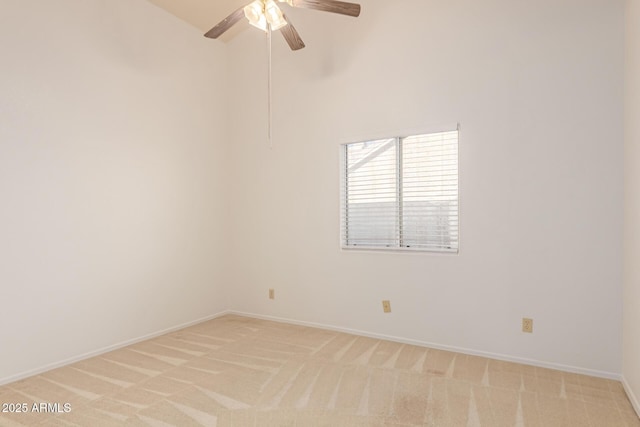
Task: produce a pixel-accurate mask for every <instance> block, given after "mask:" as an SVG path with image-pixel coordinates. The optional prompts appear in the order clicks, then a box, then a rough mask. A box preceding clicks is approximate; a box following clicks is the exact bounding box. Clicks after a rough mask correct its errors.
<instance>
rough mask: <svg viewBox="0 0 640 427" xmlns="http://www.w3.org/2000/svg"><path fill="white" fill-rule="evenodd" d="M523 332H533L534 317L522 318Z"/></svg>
mask: <svg viewBox="0 0 640 427" xmlns="http://www.w3.org/2000/svg"><path fill="white" fill-rule="evenodd" d="M522 332H526V333H529V334H532V333H533V319H527V318H526V317H523V318H522Z"/></svg>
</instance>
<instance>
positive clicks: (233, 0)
mask: <svg viewBox="0 0 640 427" xmlns="http://www.w3.org/2000/svg"><path fill="white" fill-rule="evenodd" d="M148 1H149V2H151V3H153V4H155V5H156V6H158V7H161V8H162V9H164V10H166V11H167V12H169V13H171V14H172V15H175V16H177V17H178V18H180V19H182V20H183V21H185V22H187V23H189V24H191V25H193V26H194V27H196V28H197V29H199V30H200V31H202V33H203V34H204V33H205V32H207V31H208V30H210V29H211V28H213V27H214V26H215V25H216V24H217V23H218V22H220V21H222V20H223V19H224V18H226V17H227V16H228V15H230V14H231V13H232V12H233V11H235V10H236V9H238V8H240V7H242V6H244V5H245V4H246V3H248V0H148ZM248 26H249V24H248V23H247V22H246V21H245V20H242V21H241V23H238V25H235V26H234V27H233V28H232V29H231V30H229V31H228V32H227V33H225V34H224V35H223V36H222V37H221V40H223V41H229V40H230V39H231V38H233V37H234V36H235V35H236V34H238V33H239V32H240V31H242V30H243V29H244V28H246V27H248Z"/></svg>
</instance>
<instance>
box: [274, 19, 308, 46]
mask: <svg viewBox="0 0 640 427" xmlns="http://www.w3.org/2000/svg"><path fill="white" fill-rule="evenodd" d="M282 16H283V17H284V19H285V21H287V25H285V26H284V27H282V28H281V29H280V32H281V33H282V35H283V36H284V39H285V40H286V41H287V43H288V44H289V47H290V48H291V50H300V49H304V47H305V44H304V42H303V41H302V39H301V38H300V34H298V31H297V30H296V28H295V27H294V26H293V24H292V23H291V21H290V20H289V18H287V16H286V15H285V14H284V13H283V14H282Z"/></svg>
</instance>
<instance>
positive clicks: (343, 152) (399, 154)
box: [339, 124, 461, 256]
mask: <svg viewBox="0 0 640 427" xmlns="http://www.w3.org/2000/svg"><path fill="white" fill-rule="evenodd" d="M448 132H456V133H457V134H456V159H455V164H456V172H457V173H456V201H457V209H456V215H457V220H458V224H457V230H456V231H457V240H456V247H455V248H450V249H449V248H433V247H432V248H429V247H411V246H403V240H404V231H403V222H404V221H403V218H404V215H403V205H404V203H403V199H402V197H403V145H402V143H403V141H404V140H406V139H408V138H413V137H423V136H429V135H434V134H440V133H448ZM383 140H394V150H395V153H396V162H395V163H396V165H395V168H396V180H395V185H396V193H397V195H396V201H397V203H398V213H397V214H396V218H395V219H396V223H397V238H396V244H395V245H388V246H375V245H347V244H346V243H347V242H348V236H347V233H348V225H347V218H346V215H347V210H348V203H349V201H348V173H349V172H348V168H349V164H348V158H347V157H348V154H347V147H348V146H349V145H352V144H364V143H373V142H378V141H383ZM339 150H340V168H339V169H340V180H339V187H340V190H339V196H340V197H339V199H340V200H339V207H340V218H339V220H340V223H339V224H340V227H339V228H340V233H339V234H340V249H341V250H342V251H349V252H351V251H364V252H394V253H417V254H419V253H422V254H430V255H436V256H437V255H442V256H450V255H458V254H460V248H461V238H460V236H461V221H460V212H461V202H460V199H461V197H460V194H461V192H460V181H461V179H460V177H461V173H460V125H459V124H458V125H457V126H452V127H447V128H445V129H444V130H429V131H425V132H412V133H411V134H408V135H405V136H392V137H378V138H371V139H364V140H359V141H351V142H343V143H340V145H339Z"/></svg>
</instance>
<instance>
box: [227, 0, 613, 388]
mask: <svg viewBox="0 0 640 427" xmlns="http://www.w3.org/2000/svg"><path fill="white" fill-rule="evenodd" d="M362 3H363V13H362V16H361V17H360V18H358V19H357V20H354V19H350V18H347V17H341V16H335V15H331V14H324V13H320V12H314V11H308V10H287V14H288V15H289V16H290V17H291V18H292V19H293V20H294V22H295V24H296V27H297V28H298V30H299V31H300V33H301V35H302V37H303V38H304V40H305V41H306V43H307V48H306V49H305V50H303V51H300V52H297V53H293V52H289V51H288V49H287V47H286V45H285V43H284V42H283V41H282V39H281V38H280V36H279V35H277V34H276V35H275V39H274V58H273V61H274V104H273V114H274V141H273V145H274V147H273V150H270V149H269V147H268V144H267V142H266V121H265V118H266V114H267V113H266V92H265V87H266V81H265V76H266V69H265V44H264V39H263V36H261V35H260V33H259V32H257V31H247V32H245V33H243V34H242V35H241V36H240V37H238V38H237V39H235V40H234V42H233V43H231V45H230V50H229V55H230V61H231V66H232V68H231V69H232V70H233V72H232V75H233V79H232V85H231V90H232V92H233V96H232V99H233V101H232V107H231V113H232V114H231V117H232V120H233V122H232V142H233V148H232V163H233V165H234V167H235V171H234V173H233V174H232V179H233V181H234V183H235V184H237V186H236V187H234V188H235V191H234V195H233V197H232V199H231V201H232V205H233V207H234V212H236V214H235V221H234V227H233V237H232V244H233V251H234V261H235V264H234V268H233V275H232V277H233V280H234V282H233V283H232V286H231V289H230V291H231V293H230V298H231V300H230V301H231V307H232V308H233V309H235V310H237V311H240V312H247V313H253V314H258V315H265V316H275V317H281V318H288V319H294V320H298V321H306V322H316V323H320V324H324V325H332V326H337V327H342V328H351V329H356V330H360V331H365V332H370V333H376V334H386V335H389V336H393V337H399V338H406V339H413V340H418V341H421V342H428V343H433V344H436V345H440V346H452V347H456V348H463V349H467V350H471V351H475V352H488V353H490V354H494V355H495V354H499V355H504V356H507V357H509V358H514V359H530V360H533V361H536V362H538V363H548V364H552V365H555V366H559V365H566V366H568V367H569V368H570V369H578V370H583V371H589V370H591V371H597V372H596V373H600V374H604V375H615V374H619V373H620V372H621V356H622V355H621V347H622V337H621V324H622V315H621V309H622V286H621V283H622V262H621V259H622V221H623V219H622V218H623V214H622V203H623V194H622V193H623V191H622V182H623V176H622V164H623V160H622V159H623V157H622V156H623V150H622V143H621V141H622V138H623V131H622V129H623V122H622V117H623V110H622V106H623V82H622V75H623V58H624V55H623V2H622V1H615V2H612V1H611V0H587V1H585V0H563V1H561V2H558V1H557V0H543V1H536V2H513V1H510V0H493V1H482V2H478V1H475V0H454V1H441V0H428V1H425V0H402V1H394V2H389V1H383V0H364V1H362ZM456 122H460V123H461V126H462V133H461V140H460V153H461V154H460V156H461V157H460V161H461V178H460V187H461V192H460V198H461V216H462V217H461V218H462V219H461V221H462V223H461V227H462V235H461V250H460V254H459V255H458V256H438V255H432V254H397V253H370V252H343V251H341V250H340V248H339V232H338V229H339V194H338V186H339V173H338V164H339V161H338V158H339V151H338V146H339V144H340V143H344V142H349V141H358V140H362V139H366V138H375V137H380V136H392V135H397V134H407V133H410V132H417V131H421V130H429V129H432V128H438V127H439V126H440V125H441V124H455V123H456ZM271 287H273V288H275V290H276V299H275V300H274V301H270V300H268V298H267V290H268V288H271ZM382 299H390V300H391V304H392V308H393V313H392V314H390V315H384V314H383V313H382V308H381V304H380V302H381V300H382ZM523 316H527V317H532V318H533V319H534V321H535V324H534V326H535V332H534V334H533V335H528V334H523V333H521V332H520V321H521V318H522V317H523Z"/></svg>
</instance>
